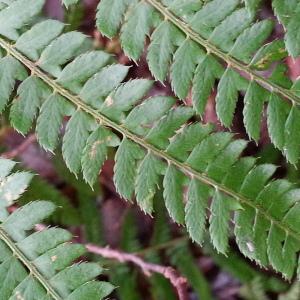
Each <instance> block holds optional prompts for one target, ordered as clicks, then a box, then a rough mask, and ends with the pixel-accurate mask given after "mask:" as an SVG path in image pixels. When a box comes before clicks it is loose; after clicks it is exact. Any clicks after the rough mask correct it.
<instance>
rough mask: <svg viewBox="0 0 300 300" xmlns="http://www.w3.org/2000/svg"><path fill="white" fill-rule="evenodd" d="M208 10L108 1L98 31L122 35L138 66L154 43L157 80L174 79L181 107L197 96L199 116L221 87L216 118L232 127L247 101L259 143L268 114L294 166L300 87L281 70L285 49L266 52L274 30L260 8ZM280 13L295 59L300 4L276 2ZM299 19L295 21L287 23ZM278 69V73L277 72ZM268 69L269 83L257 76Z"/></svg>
mask: <svg viewBox="0 0 300 300" xmlns="http://www.w3.org/2000/svg"><path fill="white" fill-rule="evenodd" d="M203 2H204V1H194V0H188V1H177V0H162V1H158V0H147V1H128V0H112V1H111V0H102V1H101V2H100V4H99V7H98V15H97V17H98V19H97V25H98V28H99V29H100V31H101V32H102V33H103V34H104V35H106V36H108V37H109V38H112V37H113V36H115V35H116V34H117V33H118V31H119V30H120V40H121V44H122V47H123V49H124V51H125V53H126V54H127V55H128V56H129V57H130V58H132V59H133V60H135V61H136V60H138V59H139V58H140V56H141V54H142V53H143V49H144V44H145V40H146V38H147V36H148V35H150V44H149V47H148V53H147V60H148V64H149V68H150V70H151V72H152V74H153V76H154V77H155V78H156V79H158V80H160V81H164V80H165V79H166V77H167V75H168V74H169V77H170V81H171V84H172V88H173V90H174V92H175V94H176V95H177V96H178V97H179V98H180V99H185V98H186V97H187V96H188V95H189V90H190V88H191V89H192V100H193V107H194V109H195V111H196V112H197V113H199V114H200V115H202V114H203V113H204V111H205V107H206V104H207V101H208V98H209V96H210V95H211V93H212V91H213V89H214V86H215V84H216V83H218V88H217V96H216V112H217V115H218V118H219V120H220V121H221V123H222V124H223V125H224V126H226V127H230V126H231V125H232V122H233V117H234V112H235V109H236V106H237V101H238V97H239V94H242V95H244V112H243V114H244V124H245V127H246V131H247V133H248V135H249V137H250V138H252V139H253V140H255V141H258V140H259V137H260V128H261V118H262V115H263V114H264V113H265V114H266V116H267V124H268V129H269V135H270V138H271V140H272V142H273V144H274V145H275V147H277V148H278V149H280V150H281V151H282V152H283V153H284V155H285V156H286V158H287V160H288V161H289V162H291V163H293V164H295V163H296V162H297V161H298V159H299V155H300V151H299V147H294V143H293V141H295V143H299V141H300V133H299V130H298V128H299V127H300V125H299V124H300V121H299V109H298V104H299V103H300V98H299V92H298V86H299V82H296V83H294V84H293V83H292V82H291V81H290V80H289V79H288V78H287V76H286V75H285V72H286V68H285V66H284V64H282V62H281V60H282V59H283V58H285V57H286V56H287V51H286V50H285V46H284V42H283V41H281V40H275V41H273V42H271V43H268V44H264V43H265V42H266V40H267V39H268V37H269V36H270V33H271V32H272V29H273V22H272V21H271V20H270V19H266V20H261V21H257V22H255V21H256V19H255V15H256V11H257V9H258V8H259V7H260V1H256V0H255V1H245V7H241V5H240V1H238V0H228V1H223V0H212V1H205V2H204V3H203ZM273 5H274V8H275V11H276V12H277V14H278V15H280V16H281V19H282V22H283V23H284V24H287V27H293V28H290V30H288V32H287V36H286V44H287V49H288V50H289V51H290V52H291V53H294V56H295V55H297V53H298V51H297V50H296V49H295V50H292V49H293V48H295V47H299V46H297V45H298V44H299V42H298V41H299V37H298V35H299V30H298V29H299V26H296V25H297V24H294V23H299V17H298V15H299V14H298V15H297V10H296V6H297V5H298V6H299V4H297V1H291V4H289V5H285V4H284V2H282V1H276V0H275V1H273ZM292 11H293V14H295V16H294V17H292V18H291V20H290V18H288V20H287V17H288V16H290V15H291V12H292ZM294 11H296V12H294ZM152 30H153V32H152ZM295 45H296V46H295ZM298 54H299V53H298ZM275 61H276V62H277V65H276V67H275V68H273V69H272V68H271V69H270V67H271V65H272V63H273V62H275ZM267 69H270V72H271V75H270V76H269V78H268V79H266V78H263V77H262V76H261V75H259V73H258V71H260V70H267ZM243 76H244V77H243ZM286 100H288V101H286ZM288 102H289V103H288ZM290 103H292V105H290ZM265 107H266V112H265Z"/></svg>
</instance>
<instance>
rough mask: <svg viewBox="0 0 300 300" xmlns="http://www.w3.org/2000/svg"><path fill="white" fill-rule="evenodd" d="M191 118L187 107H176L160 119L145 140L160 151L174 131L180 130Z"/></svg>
mask: <svg viewBox="0 0 300 300" xmlns="http://www.w3.org/2000/svg"><path fill="white" fill-rule="evenodd" d="M192 116H193V111H192V110H191V109H190V108H188V107H177V108H175V109H173V110H170V111H169V112H168V113H167V115H166V116H164V117H162V118H161V119H160V121H159V122H158V123H157V125H156V126H155V127H153V128H152V129H151V130H150V131H149V133H148V134H147V135H146V140H147V141H149V142H150V143H151V144H153V145H155V146H157V147H158V148H160V149H165V148H166V147H167V146H168V144H169V140H168V139H169V138H171V137H172V136H173V135H174V133H175V131H176V130H178V129H180V128H181V126H182V125H183V124H185V123H186V122H187V121H188V120H189V119H190V118H191V117H192Z"/></svg>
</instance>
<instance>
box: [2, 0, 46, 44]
mask: <svg viewBox="0 0 300 300" xmlns="http://www.w3.org/2000/svg"><path fill="white" fill-rule="evenodd" d="M44 3H45V1H44V0H22V1H20V0H19V1H14V2H12V3H11V4H10V5H9V7H7V8H4V9H2V10H1V11H0V23H1V29H0V34H1V35H3V36H5V37H7V38H9V39H11V40H14V41H15V40H17V39H18V37H19V34H18V32H17V30H18V29H21V28H22V27H23V26H24V25H26V24H28V23H30V21H31V20H32V18H33V17H34V16H35V15H36V14H37V13H39V12H40V11H41V9H42V7H43V5H44ZM12 12H13V13H12Z"/></svg>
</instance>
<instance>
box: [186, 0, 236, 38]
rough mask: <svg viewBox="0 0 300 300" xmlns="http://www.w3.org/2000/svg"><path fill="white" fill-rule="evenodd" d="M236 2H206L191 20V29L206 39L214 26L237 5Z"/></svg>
mask: <svg viewBox="0 0 300 300" xmlns="http://www.w3.org/2000/svg"><path fill="white" fill-rule="evenodd" d="M238 3H239V1H237V0H229V1H222V0H213V1H210V2H208V3H207V4H206V5H204V6H203V7H202V9H201V10H200V11H198V12H197V13H196V14H195V15H194V17H193V18H192V20H191V23H190V24H191V26H192V28H193V29H194V30H195V31H196V32H198V33H200V34H201V35H203V36H204V37H208V36H209V35H210V34H211V33H212V31H213V28H214V27H215V26H217V25H218V24H219V23H220V22H221V21H222V20H224V19H225V18H226V16H228V15H229V14H230V13H231V12H232V11H233V10H234V9H235V7H236V6H237V5H238Z"/></svg>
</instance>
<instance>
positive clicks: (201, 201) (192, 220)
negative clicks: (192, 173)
mask: <svg viewBox="0 0 300 300" xmlns="http://www.w3.org/2000/svg"><path fill="white" fill-rule="evenodd" d="M209 196H210V190H209V188H208V187H207V186H206V185H203V184H202V183H200V182H198V181H197V180H195V179H193V180H191V182H190V185H189V189H188V196H187V198H188V201H187V204H186V206H185V223H186V227H187V230H188V232H189V234H190V236H191V238H192V240H194V241H196V242H197V243H198V244H200V245H201V244H202V242H203V237H204V229H205V220H206V207H207V204H208V199H209Z"/></svg>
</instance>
